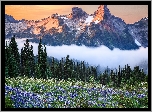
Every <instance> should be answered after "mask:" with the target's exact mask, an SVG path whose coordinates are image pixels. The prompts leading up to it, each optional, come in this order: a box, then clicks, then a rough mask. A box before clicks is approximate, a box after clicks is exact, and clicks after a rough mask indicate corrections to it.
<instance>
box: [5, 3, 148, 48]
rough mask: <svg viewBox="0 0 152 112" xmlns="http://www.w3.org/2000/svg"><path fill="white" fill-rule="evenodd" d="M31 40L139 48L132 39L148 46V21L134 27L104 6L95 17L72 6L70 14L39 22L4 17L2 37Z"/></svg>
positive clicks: (144, 20) (55, 43)
mask: <svg viewBox="0 0 152 112" xmlns="http://www.w3.org/2000/svg"><path fill="white" fill-rule="evenodd" d="M12 35H16V36H17V37H22V38H24V37H26V38H27V37H30V38H31V37H33V38H34V39H33V40H31V41H33V42H34V41H35V42H38V38H39V37H42V41H45V43H46V44H49V45H54V46H56V45H63V44H66V45H71V44H76V45H86V46H91V47H98V46H100V45H105V46H107V47H109V48H110V49H113V48H119V49H122V50H123V49H127V50H129V49H138V48H139V46H138V45H137V44H136V43H135V39H136V40H137V41H138V42H139V43H141V45H142V46H144V47H148V18H146V19H142V20H140V21H139V22H136V23H134V24H126V23H125V22H124V21H123V20H122V19H121V18H118V17H115V16H114V15H111V13H110V11H109V9H108V8H107V5H100V6H99V7H98V10H97V11H95V12H94V14H91V15H89V14H87V13H86V12H85V11H83V10H82V9H81V8H78V7H73V8H72V11H71V13H70V14H69V15H58V14H57V13H56V14H52V15H51V16H50V17H47V18H44V19H42V20H38V21H34V20H30V21H29V20H20V21H16V20H15V19H14V18H13V17H12V16H8V15H5V38H10V37H11V36H12Z"/></svg>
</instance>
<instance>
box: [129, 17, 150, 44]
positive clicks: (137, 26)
mask: <svg viewBox="0 0 152 112" xmlns="http://www.w3.org/2000/svg"><path fill="white" fill-rule="evenodd" d="M128 29H129V33H130V34H131V35H132V37H133V38H134V39H136V40H137V41H138V42H139V43H140V44H141V45H142V46H143V47H148V17H145V18H142V19H141V20H140V21H138V22H135V23H134V24H128Z"/></svg>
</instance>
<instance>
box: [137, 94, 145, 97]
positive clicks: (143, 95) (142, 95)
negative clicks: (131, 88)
mask: <svg viewBox="0 0 152 112" xmlns="http://www.w3.org/2000/svg"><path fill="white" fill-rule="evenodd" d="M145 96H146V95H145V94H138V95H137V97H138V98H144V97H145Z"/></svg>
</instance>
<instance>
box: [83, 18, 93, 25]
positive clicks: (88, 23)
mask: <svg viewBox="0 0 152 112" xmlns="http://www.w3.org/2000/svg"><path fill="white" fill-rule="evenodd" d="M93 19H94V18H93V16H88V17H87V18H86V21H85V23H86V24H87V25H90V23H91V22H92V20H93Z"/></svg>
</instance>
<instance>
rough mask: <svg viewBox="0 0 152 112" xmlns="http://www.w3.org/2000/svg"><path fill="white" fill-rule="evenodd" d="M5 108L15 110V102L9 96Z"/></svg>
mask: <svg viewBox="0 0 152 112" xmlns="http://www.w3.org/2000/svg"><path fill="white" fill-rule="evenodd" d="M5 108H14V106H13V101H12V100H11V99H10V97H9V96H5Z"/></svg>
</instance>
